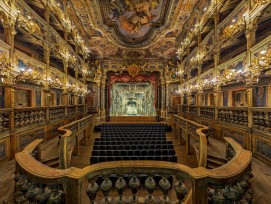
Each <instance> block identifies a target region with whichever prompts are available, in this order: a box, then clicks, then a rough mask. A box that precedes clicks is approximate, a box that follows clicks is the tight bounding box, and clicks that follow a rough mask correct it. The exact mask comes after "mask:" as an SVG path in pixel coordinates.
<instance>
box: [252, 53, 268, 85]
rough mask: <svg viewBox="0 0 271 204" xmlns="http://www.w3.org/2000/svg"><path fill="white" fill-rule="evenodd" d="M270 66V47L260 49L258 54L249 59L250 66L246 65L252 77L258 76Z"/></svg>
mask: <svg viewBox="0 0 271 204" xmlns="http://www.w3.org/2000/svg"><path fill="white" fill-rule="evenodd" d="M270 68H271V48H269V49H268V50H262V51H261V52H260V53H258V55H257V56H256V57H254V58H252V60H251V66H249V67H248V70H249V71H250V72H251V74H252V77H253V78H254V77H256V78H257V79H256V80H258V77H259V76H260V74H261V73H263V72H264V71H267V70H268V69H270Z"/></svg>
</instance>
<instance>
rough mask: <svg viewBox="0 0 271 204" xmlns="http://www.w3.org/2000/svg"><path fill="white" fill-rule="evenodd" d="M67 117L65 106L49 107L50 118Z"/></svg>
mask: <svg viewBox="0 0 271 204" xmlns="http://www.w3.org/2000/svg"><path fill="white" fill-rule="evenodd" d="M63 117H65V106H56V107H50V108H49V120H56V119H60V118H63Z"/></svg>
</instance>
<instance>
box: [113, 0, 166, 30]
mask: <svg viewBox="0 0 271 204" xmlns="http://www.w3.org/2000/svg"><path fill="white" fill-rule="evenodd" d="M160 4H161V1H160V0H111V1H110V9H111V19H112V20H117V21H118V22H119V25H120V27H121V28H122V29H123V30H125V31H126V32H128V33H130V34H134V33H137V32H139V31H140V30H141V29H142V27H143V26H145V25H149V24H150V23H151V21H152V20H154V18H155V17H157V16H158V15H159V11H157V8H158V7H159V6H160ZM158 10H159V9H158Z"/></svg>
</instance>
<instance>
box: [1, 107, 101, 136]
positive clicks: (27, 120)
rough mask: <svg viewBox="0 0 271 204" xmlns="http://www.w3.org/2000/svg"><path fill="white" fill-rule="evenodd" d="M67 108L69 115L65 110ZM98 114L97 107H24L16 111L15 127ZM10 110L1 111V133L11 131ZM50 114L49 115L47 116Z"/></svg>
mask: <svg viewBox="0 0 271 204" xmlns="http://www.w3.org/2000/svg"><path fill="white" fill-rule="evenodd" d="M66 108H67V113H66V112H65V109H66ZM76 110H77V111H76ZM87 112H88V113H94V112H97V107H92V106H86V105H77V106H75V105H74V106H51V107H23V108H15V109H14V127H15V128H21V127H27V126H31V125H34V124H41V123H44V122H46V121H47V122H48V121H52V120H57V119H61V118H64V117H66V116H71V115H75V114H76V113H80V114H86V113H87ZM10 113H11V109H10V108H5V109H0V132H4V131H8V130H10V123H11V120H10ZM47 113H48V114H47Z"/></svg>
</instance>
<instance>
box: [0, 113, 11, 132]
mask: <svg viewBox="0 0 271 204" xmlns="http://www.w3.org/2000/svg"><path fill="white" fill-rule="evenodd" d="M10 112H11V109H0V132H5V131H8V130H9V121H10Z"/></svg>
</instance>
